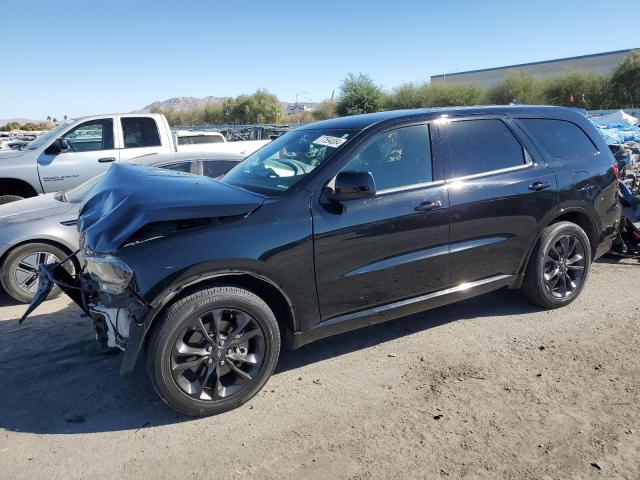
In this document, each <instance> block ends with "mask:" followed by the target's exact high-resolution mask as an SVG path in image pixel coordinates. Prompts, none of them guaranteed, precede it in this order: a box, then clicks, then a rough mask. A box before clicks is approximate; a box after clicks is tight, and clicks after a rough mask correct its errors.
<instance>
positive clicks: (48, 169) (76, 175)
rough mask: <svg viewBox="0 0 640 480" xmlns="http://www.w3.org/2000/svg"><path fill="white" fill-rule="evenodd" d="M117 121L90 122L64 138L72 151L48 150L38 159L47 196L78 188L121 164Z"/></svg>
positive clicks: (101, 119)
mask: <svg viewBox="0 0 640 480" xmlns="http://www.w3.org/2000/svg"><path fill="white" fill-rule="evenodd" d="M113 127H114V118H113V117H104V118H99V119H94V120H87V121H86V122H82V123H80V124H78V125H77V126H76V127H74V128H72V129H71V130H69V131H68V132H66V133H65V134H63V135H62V136H61V137H60V138H62V139H64V140H66V142H67V144H68V148H67V149H66V150H65V151H62V152H60V153H57V154H51V153H47V152H48V150H49V149H48V148H45V149H44V150H43V151H42V152H41V153H40V154H39V155H38V174H39V175H40V181H41V182H42V188H43V190H44V192H45V193H48V192H59V191H61V190H68V189H70V188H73V187H76V186H77V185H80V184H81V183H83V182H85V181H87V180H89V179H90V178H92V177H95V176H96V175H98V174H100V173H102V172H104V171H105V170H106V169H107V168H109V167H110V166H111V164H112V163H113V162H116V161H117V160H118V155H119V153H118V150H116V149H115V146H114V132H113V130H114V129H113Z"/></svg>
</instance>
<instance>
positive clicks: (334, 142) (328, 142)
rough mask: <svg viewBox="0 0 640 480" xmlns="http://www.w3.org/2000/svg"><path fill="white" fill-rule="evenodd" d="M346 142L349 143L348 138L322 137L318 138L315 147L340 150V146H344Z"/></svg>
mask: <svg viewBox="0 0 640 480" xmlns="http://www.w3.org/2000/svg"><path fill="white" fill-rule="evenodd" d="M346 141H347V139H346V138H340V137H332V136H330V135H321V136H319V137H318V138H316V139H315V140H314V141H313V143H314V144H315V145H323V146H325V147H332V148H338V147H339V146H340V145H342V144H343V143H344V142H346Z"/></svg>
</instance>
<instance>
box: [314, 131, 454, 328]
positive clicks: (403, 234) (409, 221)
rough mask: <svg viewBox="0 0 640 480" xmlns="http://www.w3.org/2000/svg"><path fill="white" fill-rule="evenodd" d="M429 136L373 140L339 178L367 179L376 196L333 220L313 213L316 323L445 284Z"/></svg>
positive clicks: (442, 210) (443, 219) (440, 196)
mask: <svg viewBox="0 0 640 480" xmlns="http://www.w3.org/2000/svg"><path fill="white" fill-rule="evenodd" d="M435 133H436V132H435V130H433V127H431V126H430V125H429V124H426V123H422V124H418V125H410V126H405V127H400V128H395V129H392V130H388V131H385V132H383V133H378V134H376V135H374V136H373V137H372V138H371V139H370V140H369V141H368V142H366V143H365V145H364V146H363V147H362V148H361V149H359V150H358V151H357V153H355V154H354V155H353V157H351V158H350V159H348V160H347V162H346V164H345V166H344V167H343V168H342V170H343V171H368V172H370V173H371V174H372V175H373V178H374V180H375V183H376V192H377V193H376V195H375V196H374V197H370V198H366V199H360V200H351V201H346V202H344V203H343V209H342V211H341V212H339V213H338V212H337V211H335V210H332V209H330V208H327V207H325V206H322V205H321V204H319V203H316V204H314V205H313V207H312V209H313V227H314V246H315V264H316V282H317V288H318V297H319V302H320V310H321V316H322V319H323V320H327V319H331V318H334V317H337V316H340V315H344V314H348V313H351V312H355V311H358V310H366V309H369V308H373V307H376V306H382V305H385V304H389V303H392V302H395V301H398V300H402V299H408V298H411V297H415V296H418V295H421V294H424V293H427V292H432V291H436V290H440V289H443V288H446V286H447V285H448V284H449V263H448V262H449V259H448V256H447V249H448V241H449V200H448V196H447V191H446V189H445V186H444V182H443V181H442V180H441V173H440V172H441V170H440V168H439V165H440V161H439V155H438V154H434V152H436V151H437V150H438V149H437V148H432V147H433V145H434V143H436V141H437V140H436V138H437V135H435ZM434 172H436V173H434Z"/></svg>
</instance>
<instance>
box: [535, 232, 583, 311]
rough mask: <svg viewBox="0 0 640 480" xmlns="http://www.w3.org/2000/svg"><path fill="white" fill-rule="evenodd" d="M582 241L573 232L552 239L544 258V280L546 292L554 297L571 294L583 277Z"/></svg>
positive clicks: (576, 289)
mask: <svg viewBox="0 0 640 480" xmlns="http://www.w3.org/2000/svg"><path fill="white" fill-rule="evenodd" d="M584 250H585V249H584V245H583V244H582V241H581V240H580V239H579V238H578V237H577V236H576V235H573V234H566V235H561V236H559V237H557V238H556V239H554V241H553V242H552V243H551V244H550V245H549V248H548V249H547V252H546V255H545V259H544V274H543V275H544V281H545V285H546V287H547V290H548V292H549V293H550V294H551V295H553V296H554V297H556V298H566V297H569V296H571V295H573V294H574V293H575V292H576V291H578V288H579V287H580V285H581V283H582V279H583V274H584V269H585V264H586V259H585V254H584Z"/></svg>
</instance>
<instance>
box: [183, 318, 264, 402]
mask: <svg viewBox="0 0 640 480" xmlns="http://www.w3.org/2000/svg"><path fill="white" fill-rule="evenodd" d="M264 356H265V342H264V333H263V332H262V329H261V327H260V325H259V324H258V323H257V322H256V321H255V319H254V318H253V317H252V316H251V315H250V314H248V313H246V312H242V311H240V310H236V309H223V308H216V309H213V310H210V311H208V312H205V313H204V314H202V313H201V314H197V315H194V316H193V318H192V319H191V321H190V322H189V323H188V324H187V325H186V326H184V328H183V329H182V332H181V333H180V334H179V335H178V337H177V339H176V341H175V343H174V346H173V350H172V353H171V374H172V376H173V379H174V381H175V382H176V384H177V385H178V386H179V387H180V389H181V390H182V391H183V392H184V393H186V394H187V395H189V396H191V397H193V398H197V399H199V400H218V399H222V398H226V397H228V396H230V395H234V394H236V393H239V392H240V391H241V390H242V389H243V388H246V387H247V386H248V385H250V382H251V380H253V379H254V378H255V377H256V376H257V374H258V372H259V370H260V367H261V366H262V363H263V361H264Z"/></svg>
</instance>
